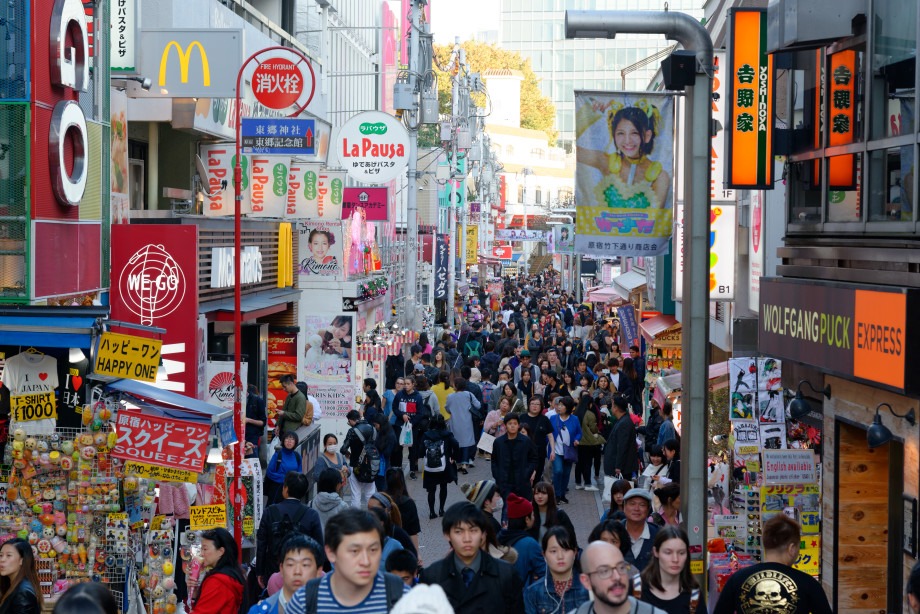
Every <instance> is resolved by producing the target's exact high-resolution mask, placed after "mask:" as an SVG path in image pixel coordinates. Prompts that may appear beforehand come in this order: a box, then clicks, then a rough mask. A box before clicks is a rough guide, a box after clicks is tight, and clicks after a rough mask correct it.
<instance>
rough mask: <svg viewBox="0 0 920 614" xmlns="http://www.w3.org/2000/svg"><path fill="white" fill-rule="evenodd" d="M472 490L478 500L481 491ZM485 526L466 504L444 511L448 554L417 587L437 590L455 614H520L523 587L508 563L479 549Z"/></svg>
mask: <svg viewBox="0 0 920 614" xmlns="http://www.w3.org/2000/svg"><path fill="white" fill-rule="evenodd" d="M474 487H475V485H474ZM475 490H476V491H477V492H476V498H478V496H479V493H480V492H481V488H480V489H475ZM472 491H473V489H471V490H470V491H469V492H472ZM486 523H487V520H486V517H485V515H484V514H483V513H482V511H481V510H480V509H479V508H478V507H477V506H476V505H474V504H473V503H471V502H469V501H461V502H459V503H454V504H453V505H451V506H450V507H449V508H447V511H446V512H445V514H444V518H443V519H442V520H441V530H442V531H443V532H444V538H445V539H446V540H447V542H448V543H449V544H450V551H449V552H448V554H447V556H445V557H444V558H442V559H439V560H437V561H435V562H434V563H432V564H431V565H429V566H428V567H426V568H425V569H423V570H422V571H421V573H420V574H419V578H418V579H419V584H429V585H432V586H435V585H436V586H440V587H441V588H442V589H443V590H444V593H445V594H446V595H447V600H448V601H449V602H450V605H451V607H453V609H454V612H456V614H481V613H482V612H494V613H495V614H521V613H522V612H523V611H524V583H523V582H522V580H521V577H520V575H518V573H517V571H516V570H515V568H514V567H513V566H512V565H511V564H510V563H506V562H505V561H502V560H499V559H496V558H495V557H493V556H492V555H491V554H489V553H488V552H487V551H486V550H484V549H483V545H484V543H485V538H486V530H487V526H488V525H487V524H486ZM415 590H418V589H417V588H416V589H415ZM440 612H441V611H440V610H438V614H440Z"/></svg>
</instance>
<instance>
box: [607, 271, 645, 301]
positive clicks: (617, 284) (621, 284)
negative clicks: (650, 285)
mask: <svg viewBox="0 0 920 614" xmlns="http://www.w3.org/2000/svg"><path fill="white" fill-rule="evenodd" d="M645 283H646V279H645V275H642V274H640V273H636V272H635V271H629V272H626V273H623V274H622V275H619V276H617V277H614V278H613V287H614V289H615V290H616V292H617V294H619V295H620V296H622V297H623V300H626V301H628V300H629V295H630V294H632V293H633V292H640V291H641V290H642V289H644V288H645Z"/></svg>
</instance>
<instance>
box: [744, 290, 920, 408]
mask: <svg viewBox="0 0 920 614" xmlns="http://www.w3.org/2000/svg"><path fill="white" fill-rule="evenodd" d="M760 292H761V295H760V297H761V299H760V343H759V346H760V347H759V349H760V351H761V352H763V353H764V354H766V355H768V356H776V357H779V358H786V359H789V360H792V361H795V362H801V363H805V364H809V365H813V366H815V367H817V368H819V369H822V370H824V371H828V372H831V373H835V374H838V375H841V376H844V377H853V378H858V379H861V380H865V381H866V382H870V383H873V384H879V385H882V386H884V387H887V388H889V389H892V390H896V391H898V392H913V393H918V392H920V386H918V384H917V383H916V382H914V381H912V380H913V379H916V378H911V379H910V380H909V379H907V378H906V377H905V374H906V373H907V372H908V369H911V371H913V370H914V369H912V368H911V367H912V365H913V364H914V363H915V362H916V357H917V343H916V340H914V339H913V337H916V336H917V330H918V329H917V324H913V325H911V324H909V323H910V322H917V314H918V312H920V294H918V293H917V291H914V290H908V289H900V288H893V289H892V290H891V291H880V290H865V289H863V288H862V287H861V286H854V285H847V284H831V283H823V282H817V281H813V280H808V281H802V280H791V279H775V278H773V279H762V280H761V286H760Z"/></svg>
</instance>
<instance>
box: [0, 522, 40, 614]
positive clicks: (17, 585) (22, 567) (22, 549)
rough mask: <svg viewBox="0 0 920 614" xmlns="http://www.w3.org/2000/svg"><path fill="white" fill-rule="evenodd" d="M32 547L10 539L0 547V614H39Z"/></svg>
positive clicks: (24, 542) (36, 572)
mask: <svg viewBox="0 0 920 614" xmlns="http://www.w3.org/2000/svg"><path fill="white" fill-rule="evenodd" d="M40 586H41V584H39V581H38V567H37V565H36V563H35V554H34V553H33V552H32V546H30V545H29V542H27V541H26V540H24V539H22V538H19V537H14V538H13V539H8V540H7V541H5V542H3V546H0V595H2V596H0V614H39V612H41V610H42V595H41V591H39V587H40Z"/></svg>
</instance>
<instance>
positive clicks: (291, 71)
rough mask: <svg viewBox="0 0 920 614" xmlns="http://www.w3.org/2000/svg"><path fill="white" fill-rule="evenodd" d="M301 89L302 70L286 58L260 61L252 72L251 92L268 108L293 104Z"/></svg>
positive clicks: (283, 107) (302, 83)
mask: <svg viewBox="0 0 920 614" xmlns="http://www.w3.org/2000/svg"><path fill="white" fill-rule="evenodd" d="M303 91H304V75H303V72H301V70H300V68H299V67H298V66H297V65H296V64H294V62H292V61H290V60H288V59H286V58H271V59H269V60H266V61H264V62H261V63H260V64H259V65H258V67H256V70H255V72H254V73H253V74H252V93H253V95H254V96H255V97H256V100H258V101H259V102H261V103H262V104H264V105H265V106H266V107H268V108H269V109H285V108H287V107H289V106H291V105H293V104H294V103H295V102H297V99H298V98H300V95H301V94H302V93H303Z"/></svg>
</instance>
